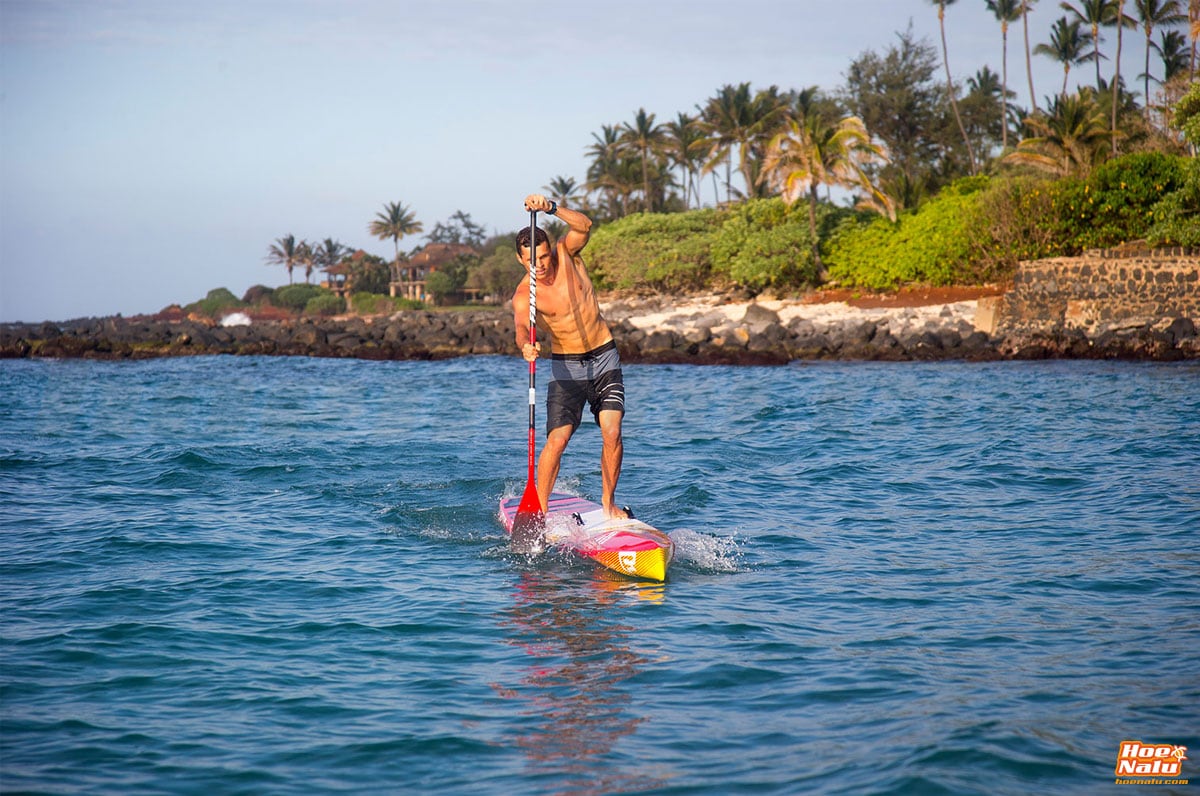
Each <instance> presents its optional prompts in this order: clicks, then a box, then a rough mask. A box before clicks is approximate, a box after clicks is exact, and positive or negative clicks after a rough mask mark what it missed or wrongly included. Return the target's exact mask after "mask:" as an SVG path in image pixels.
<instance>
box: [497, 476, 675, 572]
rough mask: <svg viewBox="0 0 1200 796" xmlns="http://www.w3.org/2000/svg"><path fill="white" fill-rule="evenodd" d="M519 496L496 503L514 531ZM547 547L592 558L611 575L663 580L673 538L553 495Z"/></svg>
mask: <svg viewBox="0 0 1200 796" xmlns="http://www.w3.org/2000/svg"><path fill="white" fill-rule="evenodd" d="M520 503H521V498H520V497H519V496H516V497H510V498H504V499H502V500H501V501H500V519H501V520H502V521H503V522H504V527H505V529H507V530H508V531H512V527H513V521H514V519H515V518H516V516H517V507H518V506H519V505H520ZM545 539H546V544H547V545H552V546H555V547H562V548H565V549H567V550H571V551H572V552H574V553H576V554H578V555H580V556H583V557H584V558H590V559H591V560H593V561H595V562H596V563H597V564H600V565H601V566H603V567H606V568H608V569H610V570H612V571H613V572H618V573H620V574H622V575H627V576H629V577H633V578H644V579H646V580H657V581H663V580H666V579H667V567H668V566H669V565H670V563H671V558H672V557H673V556H674V555H675V543H674V542H672V541H671V537H669V536H667V535H666V534H665V533H663V532H662V531H660V530H658V529H657V528H655V527H654V526H652V525H648V524H647V523H645V522H642V521H641V520H636V519H613V520H610V519H605V517H604V510H603V509H602V508H601V507H600V505H599V504H597V503H593V502H592V501H590V500H586V499H584V498H581V497H576V496H575V495H567V494H564V493H562V492H555V493H554V494H552V495H550V499H549V500H548V501H547V513H546V532H545Z"/></svg>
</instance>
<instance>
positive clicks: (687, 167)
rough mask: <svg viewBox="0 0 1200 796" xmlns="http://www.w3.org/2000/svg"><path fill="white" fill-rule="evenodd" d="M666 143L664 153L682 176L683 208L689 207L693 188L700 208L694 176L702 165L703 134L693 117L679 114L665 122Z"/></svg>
mask: <svg viewBox="0 0 1200 796" xmlns="http://www.w3.org/2000/svg"><path fill="white" fill-rule="evenodd" d="M664 127H666V129H667V142H666V149H665V152H666V153H667V156H668V157H670V159H671V160H672V161H673V162H674V163H675V165H676V166H678V167H679V170H680V172H681V173H682V175H683V183H682V184H683V207H684V209H685V210H686V209H688V208H690V207H691V196H692V191H693V187H694V189H695V193H696V206H697V207H699V206H700V185H699V183H698V182H697V180H696V174H697V173H698V172H699V170H700V165H701V164H702V163H703V157H702V155H701V152H702V149H703V146H704V133H703V131H701V129H700V126H699V125H698V124H697V119H696V117H695V116H689V115H687V114H686V113H679V114H678V115H677V116H676V117H675V121H673V122H667V123H666V124H665V125H664Z"/></svg>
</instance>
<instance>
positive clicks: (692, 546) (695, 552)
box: [671, 528, 742, 573]
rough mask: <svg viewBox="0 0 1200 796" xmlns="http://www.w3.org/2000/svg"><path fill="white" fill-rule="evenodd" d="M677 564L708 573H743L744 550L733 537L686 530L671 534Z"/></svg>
mask: <svg viewBox="0 0 1200 796" xmlns="http://www.w3.org/2000/svg"><path fill="white" fill-rule="evenodd" d="M671 539H672V540H673V541H674V542H675V563H676V564H685V565H687V566H689V567H692V568H694V569H697V570H699V571H700V572H708V573H733V572H741V571H742V549H741V547H740V546H739V545H738V541H737V539H735V538H734V537H732V536H712V535H710V534H705V533H697V532H696V531H692V530H688V529H686V528H684V529H680V530H678V531H672V532H671Z"/></svg>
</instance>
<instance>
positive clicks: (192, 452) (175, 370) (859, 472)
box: [0, 357, 1200, 794]
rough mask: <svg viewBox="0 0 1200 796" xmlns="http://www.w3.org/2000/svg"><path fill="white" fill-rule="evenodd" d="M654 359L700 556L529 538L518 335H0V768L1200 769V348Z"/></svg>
mask: <svg viewBox="0 0 1200 796" xmlns="http://www.w3.org/2000/svg"><path fill="white" fill-rule="evenodd" d="M542 373H543V378H544V377H545V373H544V370H543V371H542ZM625 373H626V385H627V393H628V396H629V414H628V416H627V419H626V423H625V468H624V472H623V475H622V478H621V483H620V487H619V489H618V499H619V500H621V502H624V503H628V504H630V505H632V506H633V507H634V509H635V510H636V511H637V513H638V515H639V517H641V518H643V519H646V520H647V521H649V522H651V523H652V524H654V525H656V526H658V527H660V528H662V529H663V530H666V531H669V532H670V533H671V534H672V536H673V538H674V539H675V541H676V544H677V546H678V555H677V559H676V561H675V563H674V565H673V566H672V569H671V573H670V577H669V579H668V581H667V582H666V583H665V584H652V583H638V582H632V581H626V580H619V579H613V578H610V577H606V576H604V575H603V573H601V572H599V571H597V570H596V569H594V568H593V567H592V566H591V565H589V564H587V563H586V562H583V561H580V560H574V559H572V558H570V557H567V556H565V555H559V554H554V553H548V554H545V555H542V556H539V557H537V558H533V559H530V558H526V557H524V556H520V555H515V554H512V553H510V552H509V550H508V546H507V544H506V538H505V535H504V533H503V530H502V527H501V525H500V523H499V522H498V520H497V517H496V508H497V504H498V502H499V500H500V499H501V498H502V497H504V496H511V495H515V494H520V492H521V491H522V490H523V488H524V485H525V455H526V453H525V439H526V430H527V411H526V389H527V386H528V385H527V375H526V374H527V371H526V369H525V366H524V363H522V362H520V361H519V360H518V359H516V358H511V357H476V358H466V359H457V360H450V361H443V362H363V361H353V360H319V359H304V358H234V357H199V358H188V359H162V360H152V361H143V362H121V363H106V362H87V361H62V362H56V361H4V362H0V525H2V528H0V546H2V547H0V631H2V641H0V667H2V672H0V675H2V677H0V681H2V686H0V687H2V690H0V710H2V716H0V790H2V791H3V792H4V793H23V792H29V793H72V794H77V793H84V794H87V793H93V794H112V793H120V794H136V793H181V794H192V793H196V794H215V793H221V794H227V793H229V794H234V793H247V794H250V793H255V794H257V793H271V794H302V793H303V794H307V793H438V794H445V793H450V794H512V793H535V794H560V793H562V794H587V793H594V794H612V793H664V794H667V793H669V794H688V793H711V794H731V793H756V794H757V793H768V794H771V793H779V794H792V793H847V794H849V793H853V794H862V793H868V794H888V793H897V794H899V793H919V794H939V793H945V794H973V793H979V794H1028V793H1078V794H1093V793H1103V792H1116V793H1129V792H1135V791H1139V789H1138V788H1131V787H1129V786H1118V785H1116V784H1115V777H1114V770H1115V766H1116V758H1117V752H1118V747H1119V744H1120V743H1121V742H1122V741H1124V740H1140V741H1143V742H1146V743H1174V744H1181V745H1185V746H1188V747H1190V748H1191V749H1192V752H1191V755H1190V759H1189V760H1188V761H1186V762H1185V763H1184V768H1183V774H1184V777H1185V778H1186V777H1188V776H1189V775H1190V778H1191V780H1192V782H1193V784H1192V785H1190V786H1178V787H1176V786H1165V787H1161V786H1160V787H1156V788H1153V789H1152V792H1154V793H1156V794H1165V793H1170V792H1187V793H1192V792H1195V787H1196V783H1197V782H1198V781H1200V550H1198V545H1197V542H1198V541H1200V365H1198V364H1197V363H1179V364H1135V363H1096V362H1051V363H1028V362H1027V363H992V364H967V363H940V364H866V363H844V364H838V363H829V364H806V365H793V366H789V367H779V368H753V367H742V368H736V367H692V366H651V365H645V366H639V365H628V366H626V368H625ZM540 403H541V400H540V396H539V404H540ZM538 417H539V422H540V421H541V419H542V418H544V411H543V409H542V407H541V406H540V405H539V408H538ZM539 436H540V434H539ZM599 448H600V439H599V433H598V431H597V429H596V428H595V426H594V425H593V424H590V423H588V424H586V425H585V426H584V427H582V428H581V429H580V431H579V433H578V434H577V435H576V438H575V439H574V440H573V442H572V446H571V448H570V449H569V450H568V453H567V456H566V459H565V461H564V464H563V469H562V477H561V479H560V486H561V487H563V488H565V490H566V491H570V492H573V493H576V494H581V495H584V496H586V497H589V498H593V499H594V498H598V497H599V488H600V469H599ZM614 577H615V576H614ZM1142 792H1144V790H1142Z"/></svg>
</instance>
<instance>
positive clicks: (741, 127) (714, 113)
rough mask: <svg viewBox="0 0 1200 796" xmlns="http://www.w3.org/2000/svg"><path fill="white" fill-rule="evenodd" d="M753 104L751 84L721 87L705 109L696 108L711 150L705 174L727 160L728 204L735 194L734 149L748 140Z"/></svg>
mask: <svg viewBox="0 0 1200 796" xmlns="http://www.w3.org/2000/svg"><path fill="white" fill-rule="evenodd" d="M750 101H751V99H750V84H749V83H740V84H738V85H737V86H733V85H725V86H722V87H721V89H720V90H719V91H718V92H717V94H716V96H714V97H711V98H709V100H708V103H707V104H706V105H705V106H704V107H703V108H697V110H699V111H700V119H701V124H702V125H703V130H704V133H705V136H706V137H707V139H708V146H709V152H708V161H707V162H706V163H705V164H704V167H703V171H704V173H706V174H707V173H708V172H710V171H713V170H714V169H715V168H716V166H717V164H718V163H719V162H721V160H722V159H724V161H725V201H727V202H728V201H730V200H731V199H732V193H733V185H732V181H733V175H732V173H731V172H732V170H733V148H734V147H735V146H737V145H738V144H739V142H741V141H743V140H745V138H746V128H747V127H748V126H749V123H748V117H749V107H750ZM718 201H719V199H718Z"/></svg>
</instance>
